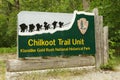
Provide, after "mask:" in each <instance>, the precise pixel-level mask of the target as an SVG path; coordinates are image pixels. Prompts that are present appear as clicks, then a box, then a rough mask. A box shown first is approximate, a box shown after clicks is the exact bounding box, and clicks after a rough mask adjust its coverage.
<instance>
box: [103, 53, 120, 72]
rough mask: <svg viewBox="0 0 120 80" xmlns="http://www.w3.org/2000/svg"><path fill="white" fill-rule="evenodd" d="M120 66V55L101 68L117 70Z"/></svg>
mask: <svg viewBox="0 0 120 80" xmlns="http://www.w3.org/2000/svg"><path fill="white" fill-rule="evenodd" d="M119 65H120V55H118V56H113V57H112V58H111V59H109V61H108V63H107V64H105V65H102V66H101V69H103V70H115V68H116V66H119Z"/></svg>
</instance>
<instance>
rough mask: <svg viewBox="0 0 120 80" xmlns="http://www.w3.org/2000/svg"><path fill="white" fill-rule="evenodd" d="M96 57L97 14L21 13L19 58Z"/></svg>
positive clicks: (19, 22) (75, 12)
mask: <svg viewBox="0 0 120 80" xmlns="http://www.w3.org/2000/svg"><path fill="white" fill-rule="evenodd" d="M79 54H95V30H94V14H93V13H88V12H78V11H74V14H69V13H51V12H31V11H22V12H20V13H19V14H18V57H19V58H24V57H39V56H59V55H79Z"/></svg>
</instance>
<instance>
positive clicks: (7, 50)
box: [0, 47, 17, 54]
mask: <svg viewBox="0 0 120 80" xmlns="http://www.w3.org/2000/svg"><path fill="white" fill-rule="evenodd" d="M16 52H17V48H16V47H12V48H0V54H7V53H16Z"/></svg>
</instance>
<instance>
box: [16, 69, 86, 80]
mask: <svg viewBox="0 0 120 80" xmlns="http://www.w3.org/2000/svg"><path fill="white" fill-rule="evenodd" d="M86 73H88V70H59V69H54V70H52V71H48V72H44V73H35V72H33V73H30V74H21V75H20V76H19V77H18V78H17V80H49V79H50V80H53V79H60V80H64V79H66V78H68V79H67V80H70V79H69V77H70V76H78V75H84V74H86Z"/></svg>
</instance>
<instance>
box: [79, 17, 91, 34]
mask: <svg viewBox="0 0 120 80" xmlns="http://www.w3.org/2000/svg"><path fill="white" fill-rule="evenodd" d="M77 25H78V28H79V30H80V32H81V34H83V35H84V34H85V33H86V31H87V29H88V25H89V22H88V21H87V20H86V18H80V19H79V20H77Z"/></svg>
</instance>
